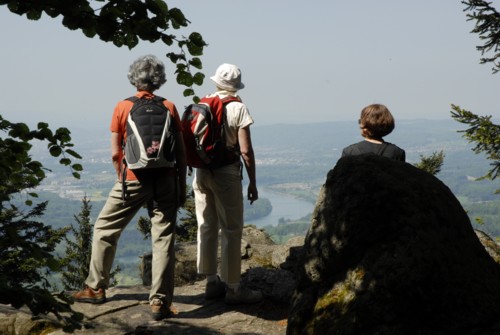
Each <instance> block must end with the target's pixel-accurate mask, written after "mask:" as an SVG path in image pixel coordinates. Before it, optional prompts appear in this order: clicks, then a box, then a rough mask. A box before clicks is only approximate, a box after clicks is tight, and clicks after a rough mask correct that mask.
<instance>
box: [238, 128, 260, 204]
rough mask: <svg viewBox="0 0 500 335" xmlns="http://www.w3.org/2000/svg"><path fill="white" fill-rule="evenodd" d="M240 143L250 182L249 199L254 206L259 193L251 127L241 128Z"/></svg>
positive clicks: (239, 131)
mask: <svg viewBox="0 0 500 335" xmlns="http://www.w3.org/2000/svg"><path fill="white" fill-rule="evenodd" d="M238 142H239V145H240V152H241V157H242V158H243V164H244V165H245V170H246V171H247V174H248V180H249V183H248V191H247V198H248V200H250V204H252V203H253V202H254V201H255V200H257V199H258V198H259V192H258V191H257V179H256V172H255V156H254V151H253V146H252V138H251V135H250V126H247V127H244V128H240V129H239V130H238Z"/></svg>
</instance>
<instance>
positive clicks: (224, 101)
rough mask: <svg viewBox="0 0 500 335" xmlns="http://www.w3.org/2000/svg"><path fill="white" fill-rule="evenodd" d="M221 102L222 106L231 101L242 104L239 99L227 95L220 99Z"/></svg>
mask: <svg viewBox="0 0 500 335" xmlns="http://www.w3.org/2000/svg"><path fill="white" fill-rule="evenodd" d="M221 101H222V104H223V105H226V104H228V103H230V102H233V101H238V102H242V101H241V98H240V97H234V96H231V95H229V96H227V97H225V98H223V99H221Z"/></svg>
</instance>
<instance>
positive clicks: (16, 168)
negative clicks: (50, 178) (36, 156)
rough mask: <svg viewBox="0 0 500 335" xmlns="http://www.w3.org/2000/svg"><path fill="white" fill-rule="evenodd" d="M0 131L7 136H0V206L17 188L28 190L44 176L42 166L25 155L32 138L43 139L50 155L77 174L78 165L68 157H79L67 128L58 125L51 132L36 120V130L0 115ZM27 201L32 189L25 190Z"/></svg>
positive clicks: (75, 175)
mask: <svg viewBox="0 0 500 335" xmlns="http://www.w3.org/2000/svg"><path fill="white" fill-rule="evenodd" d="M0 132H3V133H6V134H7V136H5V137H4V136H2V137H0V210H2V209H3V203H4V202H5V201H9V200H10V199H11V196H12V195H13V194H16V193H18V192H20V191H21V190H25V189H28V190H31V189H33V188H35V187H36V186H38V185H39V184H40V182H41V181H42V180H43V179H44V178H45V171H47V169H45V168H44V167H43V166H42V164H41V163H40V162H38V161H33V160H32V159H31V156H30V155H29V151H30V149H31V148H32V144H31V143H30V142H31V141H33V140H42V141H43V140H45V141H47V142H48V144H47V148H48V150H49V152H50V154H51V155H52V156H53V157H61V156H62V158H60V160H59V163H61V164H62V165H66V166H68V167H69V168H70V169H71V172H72V173H73V176H74V177H75V178H80V173H79V172H80V171H82V170H83V167H82V165H80V164H78V163H75V164H73V163H72V161H71V159H70V157H73V158H76V159H81V157H80V155H79V154H78V153H76V152H75V151H74V150H72V149H71V148H72V147H73V146H74V145H73V144H72V143H71V142H70V141H71V136H70V131H69V130H68V129H66V128H59V129H57V130H56V131H55V132H53V131H52V130H51V129H49V125H48V124H47V123H43V122H40V123H38V128H37V130H31V129H30V128H29V127H28V126H27V125H26V124H24V123H11V122H10V121H8V120H5V119H3V118H2V116H1V115H0ZM27 197H28V200H27V201H26V202H27V205H30V204H31V203H32V201H31V200H30V198H33V197H35V198H36V197H37V194H36V193H34V192H29V193H27Z"/></svg>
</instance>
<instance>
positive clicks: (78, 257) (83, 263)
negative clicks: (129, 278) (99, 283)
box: [61, 196, 121, 290]
mask: <svg viewBox="0 0 500 335" xmlns="http://www.w3.org/2000/svg"><path fill="white" fill-rule="evenodd" d="M91 210H92V205H91V204H90V199H89V198H87V196H85V197H84V198H83V199H82V207H81V211H80V213H78V215H74V218H75V221H76V222H77V225H76V226H74V225H71V227H70V231H71V232H72V233H73V234H72V235H73V238H69V237H68V236H66V237H65V240H66V254H65V257H64V259H63V266H62V267H63V271H62V279H61V280H62V284H63V286H64V288H65V289H66V290H79V289H81V288H82V286H83V285H84V282H85V279H87V276H88V275H89V264H90V258H91V256H92V231H93V228H94V225H93V224H92V223H91V218H90V214H91ZM120 270H121V269H120V267H119V266H117V267H116V268H115V269H114V270H113V271H112V272H111V274H110V286H114V285H116V283H117V281H116V279H115V275H116V274H117V273H119V272H120Z"/></svg>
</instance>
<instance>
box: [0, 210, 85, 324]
mask: <svg viewBox="0 0 500 335" xmlns="http://www.w3.org/2000/svg"><path fill="white" fill-rule="evenodd" d="M46 206H47V202H42V203H40V204H37V205H35V206H34V207H33V208H32V209H31V210H29V211H28V212H27V213H26V214H24V213H22V212H21V211H20V210H19V209H18V208H16V207H15V206H14V205H11V206H10V207H9V208H7V207H3V208H2V210H1V212H0V303H2V304H11V305H12V306H13V307H15V308H20V307H21V306H23V305H27V306H28V307H29V309H30V310H31V311H32V313H33V314H34V315H37V314H40V313H43V314H46V313H49V312H52V313H53V314H54V315H56V316H57V317H58V319H60V320H64V321H65V322H66V324H67V325H68V326H71V327H78V323H77V322H78V321H79V320H81V319H82V315H80V314H79V313H74V312H73V311H71V308H70V302H71V301H70V299H69V297H67V296H65V295H63V294H59V295H56V296H53V295H52V294H51V293H50V291H49V289H50V284H49V282H48V281H47V279H46V276H47V275H48V273H49V271H58V270H59V268H60V261H59V260H58V259H57V258H56V257H55V256H53V252H54V250H55V248H56V246H57V245H58V244H59V243H60V242H61V240H62V239H63V237H64V235H65V234H66V232H67V229H52V228H51V227H50V226H46V225H44V224H43V223H41V222H38V221H36V220H35V218H36V217H39V216H41V215H42V214H43V212H44V211H45V208H46ZM67 313H69V316H68V314H67Z"/></svg>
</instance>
